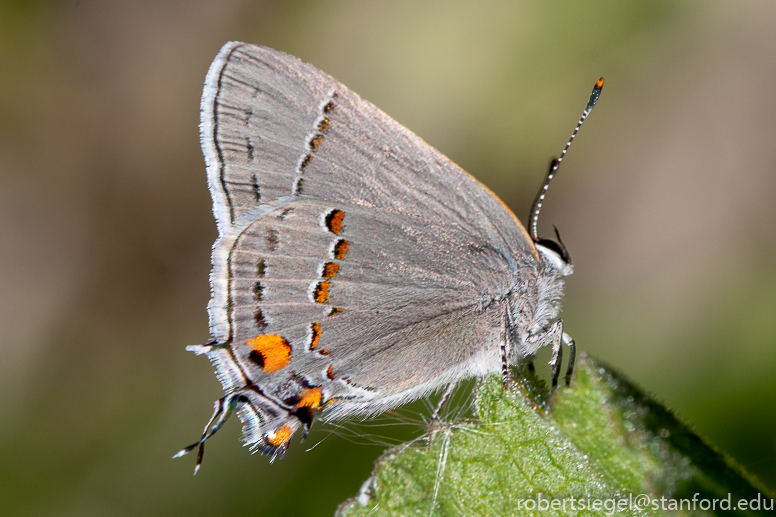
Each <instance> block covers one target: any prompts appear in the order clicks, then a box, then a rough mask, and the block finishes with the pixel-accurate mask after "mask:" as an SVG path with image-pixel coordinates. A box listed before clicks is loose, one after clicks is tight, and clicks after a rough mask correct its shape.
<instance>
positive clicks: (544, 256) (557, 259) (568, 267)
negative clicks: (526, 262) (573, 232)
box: [534, 228, 574, 277]
mask: <svg viewBox="0 0 776 517" xmlns="http://www.w3.org/2000/svg"><path fill="white" fill-rule="evenodd" d="M555 237H556V238H557V240H552V239H537V240H536V241H535V242H534V245H535V246H536V251H538V252H539V256H540V257H541V262H542V264H543V266H544V269H545V270H546V271H548V272H551V274H552V275H554V276H560V277H564V276H569V275H570V274H572V273H573V272H574V265H573V264H572V263H571V255H569V251H568V249H566V245H565V244H563V241H562V240H561V238H560V233H558V229H557V228H555Z"/></svg>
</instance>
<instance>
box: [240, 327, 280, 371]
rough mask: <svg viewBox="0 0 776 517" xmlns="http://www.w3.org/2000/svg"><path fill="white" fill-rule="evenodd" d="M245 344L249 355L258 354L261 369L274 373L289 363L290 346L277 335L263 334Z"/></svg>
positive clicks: (247, 340)
mask: <svg viewBox="0 0 776 517" xmlns="http://www.w3.org/2000/svg"><path fill="white" fill-rule="evenodd" d="M245 342H246V343H247V344H248V345H249V346H250V347H251V355H254V354H258V355H259V356H260V358H261V361H260V364H261V366H262V369H263V370H264V371H265V372H267V373H270V374H272V373H275V372H276V371H278V370H280V369H281V368H283V367H284V366H286V365H287V364H288V363H289V362H291V345H289V344H288V341H286V340H285V339H284V338H282V337H280V336H278V335H277V334H264V335H263V336H258V337H255V338H252V339H246V340H245Z"/></svg>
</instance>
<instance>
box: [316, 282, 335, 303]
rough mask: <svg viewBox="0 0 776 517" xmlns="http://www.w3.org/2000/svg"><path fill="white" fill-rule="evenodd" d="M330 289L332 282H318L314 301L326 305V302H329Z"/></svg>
mask: <svg viewBox="0 0 776 517" xmlns="http://www.w3.org/2000/svg"><path fill="white" fill-rule="evenodd" d="M330 287H331V282H329V281H326V280H324V281H323V282H318V284H317V285H316V286H315V289H313V300H315V301H316V302H318V303H324V302H325V301H326V300H328V299H329V288H330Z"/></svg>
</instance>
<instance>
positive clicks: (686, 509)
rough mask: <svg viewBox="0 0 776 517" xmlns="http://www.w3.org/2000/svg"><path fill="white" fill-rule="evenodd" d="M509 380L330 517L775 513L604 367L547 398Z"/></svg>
mask: <svg viewBox="0 0 776 517" xmlns="http://www.w3.org/2000/svg"><path fill="white" fill-rule="evenodd" d="M518 378H521V379H522V380H521V381H519V382H518V383H517V385H516V386H515V387H514V388H510V389H508V390H505V389H504V388H503V387H502V385H501V381H500V379H499V378H497V377H491V378H488V379H485V380H484V381H483V382H482V383H481V385H480V386H479V387H478V389H477V395H476V402H475V419H474V420H473V421H471V422H452V423H439V424H436V425H434V426H432V427H431V428H430V430H429V432H428V433H427V435H426V436H425V440H423V441H421V442H420V443H419V442H417V441H416V442H413V444H408V445H405V446H401V447H397V448H395V449H392V450H390V451H388V452H387V453H386V454H385V455H384V456H383V457H382V458H381V459H380V460H379V461H378V462H377V465H376V467H375V470H374V472H373V475H372V477H371V478H370V479H369V480H367V482H365V484H364V488H363V489H362V493H361V494H360V495H359V497H358V498H356V499H351V500H349V501H347V502H345V503H343V504H342V505H341V506H340V508H339V510H338V512H337V514H338V515H339V516H341V517H355V516H362V515H363V516H366V515H369V516H384V515H391V516H411V515H423V516H428V515H450V516H452V515H467V516H469V515H481V516H505V515H542V516H547V515H558V516H561V515H586V516H587V515H590V516H593V515H613V514H615V513H616V514H617V515H650V516H653V515H774V511H773V504H774V503H773V499H772V498H773V496H772V495H767V494H766V491H765V490H764V489H763V488H762V487H760V486H759V485H758V484H757V482H756V481H755V480H753V479H751V478H750V477H748V476H747V475H746V474H744V473H743V472H742V471H741V469H740V468H739V467H737V466H735V465H734V464H733V463H732V462H731V461H730V460H729V459H727V458H725V457H724V456H723V455H721V454H720V453H718V452H717V451H715V450H714V449H712V448H711V447H710V446H709V445H707V444H706V443H704V442H703V441H702V440H701V439H700V438H698V437H697V436H696V435H695V434H694V433H693V432H692V431H691V430H689V429H688V428H687V427H686V426H684V425H683V424H682V423H681V422H679V421H678V420H677V419H676V418H675V417H674V416H673V415H672V414H671V413H670V412H669V411H668V410H667V409H665V408H664V407H663V406H661V405H660V404H659V403H657V402H655V401H654V400H652V399H651V398H650V397H648V396H647V395H645V394H644V393H642V392H641V391H640V390H639V389H638V388H636V387H635V386H633V385H632V384H631V383H630V382H628V381H627V380H626V379H625V378H624V377H622V376H621V375H620V374H618V373H616V372H614V371H613V370H612V369H611V368H608V367H606V366H604V365H602V364H600V363H598V362H596V361H594V360H593V359H590V358H589V357H586V356H582V357H581V358H580V359H579V361H578V363H577V373H576V377H575V380H574V382H573V383H572V387H571V388H566V389H562V390H557V391H556V393H555V394H554V395H553V396H552V397H549V395H548V393H547V390H546V388H545V386H544V383H543V381H541V380H539V379H537V378H536V376H535V375H534V374H533V373H532V372H529V371H528V370H527V369H525V368H523V369H521V370H520V371H519V372H518ZM639 496H641V497H639ZM571 498H573V499H571ZM693 498H694V499H695V500H693ZM741 500H746V506H747V508H746V509H743V508H742V506H743V504H742V502H741ZM596 501H598V502H597V503H596ZM758 501H759V503H758ZM712 504H713V505H714V507H713V508H711V507H710V508H708V509H707V507H706V506H707V505H708V506H711V505H712ZM753 504H754V505H755V509H751V507H752V505H753ZM596 505H599V506H598V507H597V508H596ZM702 510H706V511H705V512H704V511H702Z"/></svg>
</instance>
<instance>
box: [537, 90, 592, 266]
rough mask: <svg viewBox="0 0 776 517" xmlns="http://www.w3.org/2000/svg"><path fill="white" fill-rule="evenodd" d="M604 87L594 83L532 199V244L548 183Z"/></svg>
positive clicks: (538, 239)
mask: <svg viewBox="0 0 776 517" xmlns="http://www.w3.org/2000/svg"><path fill="white" fill-rule="evenodd" d="M603 87H604V78H603V77H600V78H599V79H598V81H596V82H595V86H593V92H592V93H591V94H590V100H589V101H587V106H585V111H583V112H582V116H581V117H580V119H579V122H578V123H577V127H575V128H574V132H573V133H571V138H569V141H568V142H567V143H566V147H564V148H563V151H561V153H560V157H558V158H553V160H552V162H550V170H549V172H548V173H547V177H546V178H545V179H544V183H543V184H542V186H541V188H540V189H539V192H538V193H537V194H536V199H534V202H533V205H531V215H530V219H531V224H530V225H529V227H530V233H531V239H533V241H534V243H537V242H539V241H540V240H542V239H540V238H539V212H541V211H542V203H543V202H544V196H545V195H547V189H548V188H549V187H550V182H551V181H552V178H554V177H555V173H556V172H557V171H558V167H559V166H560V162H562V161H563V157H564V156H566V152H567V151H568V150H569V147H571V142H573V141H574V137H576V136H577V133H578V132H579V128H580V127H582V123H583V122H584V121H585V119H586V118H587V116H588V115H590V112H591V111H593V107H595V103H596V102H598V97H599V96H600V95H601V89H602V88H603ZM555 235H556V236H557V237H558V245H559V246H560V251H561V252H562V255H564V259H566V257H567V256H568V254H567V253H566V250H565V247H564V246H563V243H562V242H560V235H558V229H557V228H556V229H555Z"/></svg>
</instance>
